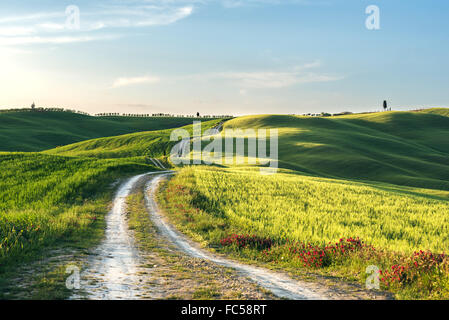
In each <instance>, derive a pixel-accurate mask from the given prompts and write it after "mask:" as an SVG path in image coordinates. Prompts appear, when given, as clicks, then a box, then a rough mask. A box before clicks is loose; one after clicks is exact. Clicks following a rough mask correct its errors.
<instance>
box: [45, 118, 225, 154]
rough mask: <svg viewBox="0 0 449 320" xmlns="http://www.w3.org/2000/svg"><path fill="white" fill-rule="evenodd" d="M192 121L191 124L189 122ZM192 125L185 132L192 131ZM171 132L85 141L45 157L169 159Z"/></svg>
mask: <svg viewBox="0 0 449 320" xmlns="http://www.w3.org/2000/svg"><path fill="white" fill-rule="evenodd" d="M190 121H192V120H190ZM221 121H222V120H210V121H206V122H203V123H202V130H203V131H204V130H207V129H208V128H212V127H214V126H216V125H217V124H218V123H220V122H221ZM192 127H193V126H192V124H190V125H187V126H184V127H182V128H184V129H186V130H188V131H190V132H191V131H192ZM171 131H172V130H170V129H166V130H158V131H148V132H137V133H131V134H126V135H120V136H114V137H106V138H98V139H91V140H86V141H82V142H78V143H74V144H70V145H67V146H63V147H59V148H55V149H51V150H47V151H44V153H46V154H53V155H61V156H70V157H91V158H92V157H93V158H103V159H105V158H133V157H143V156H151V157H154V158H159V157H164V156H168V155H169V154H170V150H171V147H172V146H173V145H174V144H175V142H171V141H170V134H171Z"/></svg>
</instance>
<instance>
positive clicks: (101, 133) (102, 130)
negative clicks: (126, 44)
mask: <svg viewBox="0 0 449 320" xmlns="http://www.w3.org/2000/svg"><path fill="white" fill-rule="evenodd" d="M192 121H193V119H192V118H163V117H154V118H137V117H92V116H87V115H82V114H76V113H71V112H26V111H23V112H4V113H0V151H27V152H33V151H42V150H46V149H51V148H55V147H58V146H63V145H67V144H71V143H75V142H79V141H84V140H88V139H94V138H100V137H108V136H117V135H122V134H127V133H132V132H140V131H154V130H162V129H169V128H176V127H181V126H185V125H188V124H191V123H192Z"/></svg>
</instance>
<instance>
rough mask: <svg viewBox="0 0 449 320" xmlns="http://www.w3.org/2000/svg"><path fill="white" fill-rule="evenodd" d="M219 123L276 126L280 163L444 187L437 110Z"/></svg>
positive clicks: (446, 124) (444, 126)
mask: <svg viewBox="0 0 449 320" xmlns="http://www.w3.org/2000/svg"><path fill="white" fill-rule="evenodd" d="M224 127H225V129H226V128H254V129H257V128H278V129H279V135H280V136H279V165H280V167H282V168H287V169H293V170H297V171H301V172H305V173H308V174H312V175H318V176H326V177H333V178H344V179H352V180H353V179H356V180H359V179H360V180H371V181H380V182H388V183H393V184H398V185H408V186H413V187H424V188H432V189H441V190H449V182H448V180H449V117H446V116H442V115H441V111H440V114H436V113H427V112H384V113H373V114H355V115H349V116H339V117H329V118H322V117H320V118H315V117H300V116H285V115H261V116H246V117H240V118H236V119H233V120H230V121H228V122H226V123H225V126H224Z"/></svg>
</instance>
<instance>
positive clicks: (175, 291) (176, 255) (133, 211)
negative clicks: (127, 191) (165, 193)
mask: <svg viewBox="0 0 449 320" xmlns="http://www.w3.org/2000/svg"><path fill="white" fill-rule="evenodd" d="M126 204H127V213H128V214H127V221H128V226H129V229H130V230H131V231H132V232H133V236H134V238H135V239H136V244H137V247H138V248H139V252H140V254H141V256H142V257H144V259H145V264H144V265H143V267H145V268H146V269H147V271H144V272H143V274H145V275H147V276H148V280H149V281H150V283H156V284H158V283H159V285H160V279H161V278H162V279H163V281H162V283H163V287H159V286H158V285H156V286H155V287H152V288H151V289H149V290H151V291H153V292H158V294H159V295H160V296H159V299H168V300H178V299H179V300H181V299H194V300H209V299H249V298H253V299H254V298H255V297H257V298H259V299H267V298H273V295H272V294H271V292H267V291H266V290H263V289H262V288H260V287H258V286H257V287H256V286H255V285H254V284H253V283H252V282H250V281H247V280H243V282H242V279H239V278H237V276H236V275H235V272H234V271H233V270H231V269H227V268H222V267H219V266H215V265H214V264H212V263H204V261H202V260H201V259H195V258H190V257H188V256H184V255H183V254H182V253H180V252H179V251H178V250H176V249H175V248H174V247H172V245H171V244H170V243H166V239H165V238H161V237H163V236H162V235H160V234H159V233H158V230H157V228H156V227H155V226H154V224H153V222H152V221H151V219H150V216H149V213H148V211H147V208H146V207H145V199H144V195H143V190H142V188H140V187H139V188H138V189H137V188H136V191H135V192H134V193H133V194H131V195H130V196H129V197H128V198H127V201H126ZM256 290H257V291H259V293H258V294H256V293H255V291H256ZM242 291H244V292H242Z"/></svg>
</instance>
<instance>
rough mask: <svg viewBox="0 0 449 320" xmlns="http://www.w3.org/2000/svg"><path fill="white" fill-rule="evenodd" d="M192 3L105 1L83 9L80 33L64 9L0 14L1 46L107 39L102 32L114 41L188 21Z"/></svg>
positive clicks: (192, 9)
mask: <svg viewBox="0 0 449 320" xmlns="http://www.w3.org/2000/svg"><path fill="white" fill-rule="evenodd" d="M190 2H191V1H187V2H184V1H162V0H161V1H147V0H135V1H132V2H129V1H124V0H119V1H116V2H114V4H111V2H110V1H105V0H103V1H100V2H99V3H96V4H95V5H89V6H87V5H86V8H84V7H82V6H81V7H80V8H79V9H80V22H81V23H80V26H79V28H77V29H76V30H73V29H69V28H66V19H67V15H66V13H65V11H64V10H63V11H61V12H53V11H49V12H37V13H24V14H22V15H15V16H1V14H0V37H1V38H0V45H24V44H42V43H52V44H55V43H68V42H80V41H93V40H97V39H104V38H105V36H104V35H103V36H102V37H100V36H99V35H98V33H99V32H101V33H104V32H105V31H107V32H109V35H108V37H110V38H114V37H113V36H112V34H113V33H116V32H121V31H122V30H121V29H124V28H145V27H151V26H162V25H169V24H172V23H175V22H177V21H179V20H182V19H185V18H187V17H188V16H190V15H191V14H192V13H193V12H194V6H193V5H192V4H188V3H190ZM193 2H194V3H195V1H193ZM108 30H109V31H108ZM117 30H118V31H117ZM111 33H112V34H111Z"/></svg>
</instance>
